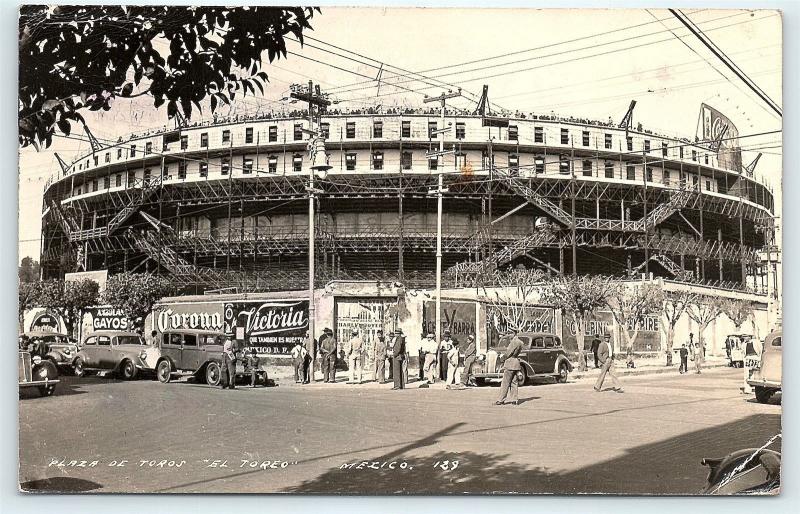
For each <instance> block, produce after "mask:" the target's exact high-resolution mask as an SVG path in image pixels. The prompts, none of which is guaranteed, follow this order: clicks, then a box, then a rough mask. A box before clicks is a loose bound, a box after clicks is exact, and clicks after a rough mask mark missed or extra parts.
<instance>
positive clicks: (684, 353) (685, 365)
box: [678, 343, 689, 375]
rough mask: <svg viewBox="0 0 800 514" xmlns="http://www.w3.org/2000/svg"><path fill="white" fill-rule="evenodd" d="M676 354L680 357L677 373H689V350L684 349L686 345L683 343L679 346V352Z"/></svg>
mask: <svg viewBox="0 0 800 514" xmlns="http://www.w3.org/2000/svg"><path fill="white" fill-rule="evenodd" d="M678 353H679V354H680V356H681V365H680V367H679V368H678V371H680V372H681V375H683V374H684V373H686V372H688V371H689V349H688V348H686V343H683V345H681V347H680V350H678Z"/></svg>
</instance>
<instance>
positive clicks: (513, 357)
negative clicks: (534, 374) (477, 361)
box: [494, 330, 522, 405]
mask: <svg viewBox="0 0 800 514" xmlns="http://www.w3.org/2000/svg"><path fill="white" fill-rule="evenodd" d="M507 335H508V336H509V337H511V341H510V342H509V343H508V347H506V351H505V354H506V360H505V361H504V362H503V381H502V383H501V384H500V398H499V399H498V400H497V401H496V402H494V404H495V405H503V404H504V403H505V400H506V398H508V399H509V400H510V401H509V402H508V403H510V404H511V405H517V404H518V403H519V401H518V394H519V384H518V383H517V373H519V372H520V370H521V369H522V364H520V362H519V353H520V352H521V351H522V341H521V340H520V339H519V338H518V337H517V332H516V330H509V331H508V332H507ZM509 392H510V394H509Z"/></svg>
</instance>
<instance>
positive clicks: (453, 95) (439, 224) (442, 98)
mask: <svg viewBox="0 0 800 514" xmlns="http://www.w3.org/2000/svg"><path fill="white" fill-rule="evenodd" d="M459 96H461V90H460V89H459V90H458V92H456V93H454V92H452V91H448V92H447V93H442V94H441V95H439V96H436V97H432V98H425V99H424V100H423V102H424V103H430V102H440V103H441V106H442V112H441V120H442V128H440V129H437V130H435V131H433V132H432V133H431V135H434V134H435V135H437V136H438V135H439V134H444V133H445V132H448V131H450V127H447V128H445V125H444V109H445V103H446V102H447V100H448V99H450V98H456V97H459ZM448 153H455V149H454V150H452V151H445V149H444V136H443V135H442V137H441V138H440V139H439V151H438V152H435V153H432V154H431V153H429V154H427V156H428V158H429V159H430V158H431V157H433V156H435V157H436V160H437V163H436V173H437V175H438V176H439V181H438V187H437V189H436V200H437V201H436V212H437V216H436V315H435V320H436V321H435V323H436V328H435V334H436V343H437V345H439V344H441V332H442V326H441V325H442V323H441V316H442V193H444V192H445V189H444V181H443V177H442V169H443V168H444V166H443V165H442V166H440V162H439V161H440V158H441V157H443V156H445V155H447V154H448ZM441 164H443V163H441ZM431 192H432V191H429V193H431ZM436 353H437V354H438V353H439V352H438V350H437V352H436ZM439 361H440V359H438V355H437V359H436V362H437V368H439V369H441V367H440V366H441V362H439Z"/></svg>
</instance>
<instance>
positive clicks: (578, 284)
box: [541, 275, 615, 371]
mask: <svg viewBox="0 0 800 514" xmlns="http://www.w3.org/2000/svg"><path fill="white" fill-rule="evenodd" d="M614 287H615V284H614V281H613V280H612V279H611V278H609V277H603V276H588V275H566V276H559V277H556V278H555V279H554V280H553V281H552V282H550V283H549V284H548V285H547V287H545V288H544V289H543V291H542V298H541V301H542V303H548V304H551V305H553V306H554V307H555V308H556V309H559V310H560V311H561V312H562V314H564V315H566V316H568V317H569V318H570V319H572V320H574V321H575V325H576V330H575V340H576V342H577V345H578V362H579V366H580V370H581V371H586V359H585V358H584V351H585V348H584V333H585V332H586V323H587V321H588V319H589V317H590V316H591V315H592V314H593V313H594V312H595V311H596V310H597V309H599V308H600V307H603V306H605V305H606V304H607V301H608V297H609V295H610V294H611V293H612V292H613V291H614Z"/></svg>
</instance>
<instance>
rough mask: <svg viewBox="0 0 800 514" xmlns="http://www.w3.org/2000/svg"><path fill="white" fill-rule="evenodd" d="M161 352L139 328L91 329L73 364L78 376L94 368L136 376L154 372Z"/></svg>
mask: <svg viewBox="0 0 800 514" xmlns="http://www.w3.org/2000/svg"><path fill="white" fill-rule="evenodd" d="M158 356H159V351H158V348H154V347H152V346H148V345H147V343H146V342H145V340H144V338H143V337H142V336H140V335H139V334H137V333H135V332H119V331H101V332H91V333H89V334H88V335H87V336H86V337H85V338H84V340H83V344H82V345H81V349H80V351H79V352H78V355H77V356H76V357H75V360H74V361H73V363H72V366H73V369H74V370H75V375H76V376H78V377H81V376H83V375H85V374H86V373H87V372H90V371H112V372H114V373H115V374H117V375H119V376H120V377H122V378H124V379H126V380H133V379H134V378H136V376H137V375H138V374H139V373H140V372H153V371H154V370H155V364H156V362H158Z"/></svg>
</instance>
